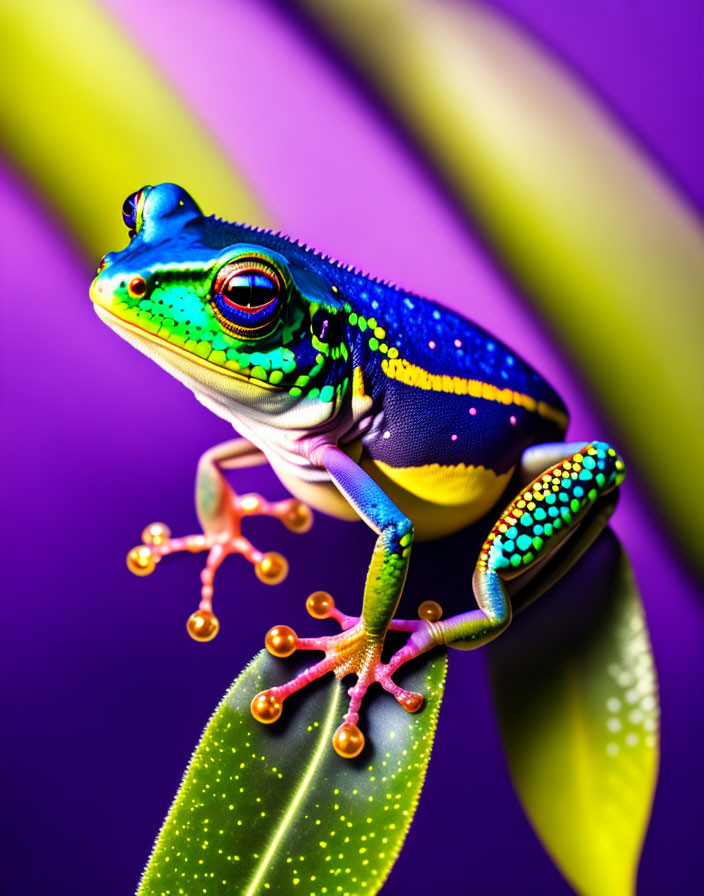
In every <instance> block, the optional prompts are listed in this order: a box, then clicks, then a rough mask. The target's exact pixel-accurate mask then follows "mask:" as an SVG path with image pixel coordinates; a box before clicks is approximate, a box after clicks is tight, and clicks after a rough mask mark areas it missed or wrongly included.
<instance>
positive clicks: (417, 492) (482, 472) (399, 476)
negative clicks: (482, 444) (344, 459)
mask: <svg viewBox="0 0 704 896" xmlns="http://www.w3.org/2000/svg"><path fill="white" fill-rule="evenodd" d="M361 466H362V468H363V469H364V470H366V472H367V473H368V474H369V475H370V476H371V477H372V479H373V480H374V481H375V482H376V483H377V484H378V485H380V486H381V487H382V488H383V489H384V491H385V492H386V494H387V495H388V496H389V497H390V498H391V500H392V501H393V502H394V503H395V504H396V505H397V506H398V507H400V508H401V510H402V511H403V512H404V513H405V514H406V516H408V517H409V519H410V520H412V522H413V525H414V528H415V531H416V537H417V538H418V539H420V540H422V539H425V538H439V537H441V536H443V535H447V534H448V533H450V532H456V531H457V530H458V529H461V528H463V527H464V526H468V525H470V523H473V522H475V521H476V520H478V519H479V518H480V517H482V516H483V515H484V514H485V513H486V512H487V511H488V510H489V508H490V507H492V506H493V505H494V504H495V503H496V502H497V501H498V500H499V498H500V497H501V494H502V493H503V491H504V490H505V488H506V486H507V485H508V481H509V479H510V478H511V475H512V473H513V468H511V469H510V470H507V471H506V472H505V473H495V472H494V471H493V470H490V469H487V468H486V467H483V466H476V467H475V466H473V465H472V464H448V465H443V464H426V465H424V466H421V467H392V466H390V465H389V464H386V463H384V462H383V461H380V460H376V461H375V460H372V459H371V458H369V457H367V456H363V457H362V459H361Z"/></svg>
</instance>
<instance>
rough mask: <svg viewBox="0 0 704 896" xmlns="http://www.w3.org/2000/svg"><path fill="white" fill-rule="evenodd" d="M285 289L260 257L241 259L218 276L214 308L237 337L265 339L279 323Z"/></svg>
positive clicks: (213, 300) (215, 281)
mask: <svg viewBox="0 0 704 896" xmlns="http://www.w3.org/2000/svg"><path fill="white" fill-rule="evenodd" d="M283 291H284V287H283V283H282V279H281V277H280V276H279V274H278V272H277V271H276V270H275V269H274V268H273V267H271V266H270V265H268V264H266V262H264V261H262V260H261V259H260V258H239V259H237V261H231V262H229V263H228V264H226V265H225V266H224V267H223V268H221V269H220V271H219V272H218V274H217V276H216V277H215V280H214V282H213V289H212V303H213V310H214V312H215V316H216V317H217V318H218V320H219V321H220V323H221V324H222V326H223V327H224V328H225V329H226V330H227V331H228V332H230V333H231V334H232V335H233V336H237V337H239V338H241V339H261V338H262V337H263V336H267V335H268V334H269V333H271V332H272V330H273V329H274V327H275V326H276V322H277V320H278V318H279V314H280V312H281V307H282V303H283Z"/></svg>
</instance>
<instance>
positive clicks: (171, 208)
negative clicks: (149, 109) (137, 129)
mask: <svg viewBox="0 0 704 896" xmlns="http://www.w3.org/2000/svg"><path fill="white" fill-rule="evenodd" d="M122 216H123V218H124V221H125V224H126V226H127V228H128V230H129V234H130V242H129V244H128V245H127V247H126V248H125V249H123V250H122V251H120V252H111V253H109V254H108V255H105V256H104V257H103V259H102V260H101V262H100V266H99V268H98V275H97V277H96V278H95V280H94V281H93V284H92V286H91V290H90V295H91V299H92V300H93V302H94V303H95V309H96V311H97V312H98V314H99V316H100V317H101V318H102V320H104V321H105V323H107V324H108V325H109V326H110V327H111V328H112V329H114V330H115V331H116V332H117V333H119V334H120V335H121V336H122V337H123V338H124V339H126V340H127V341H128V342H130V343H131V344H132V345H134V346H135V347H136V348H138V349H139V350H140V351H142V352H144V353H145V354H146V355H149V356H150V357H151V358H153V359H154V360H155V361H156V362H157V363H158V364H159V365H160V366H162V367H164V368H165V369H166V370H168V371H169V373H172V374H173V375H174V376H176V377H177V378H178V379H180V380H181V381H182V382H184V383H185V384H186V385H187V386H189V388H191V389H193V391H194V392H195V393H196V395H197V397H198V398H199V399H200V400H201V401H203V402H204V403H205V404H207V405H208V406H209V407H211V409H212V410H215V411H216V413H219V414H220V415H221V416H224V417H226V418H228V419H232V418H233V417H235V418H236V417H237V415H238V414H241V415H244V416H250V417H252V416H253V417H254V418H257V419H262V418H263V417H266V416H268V415H269V414H271V413H276V414H277V415H279V416H278V418H277V426H279V427H281V426H284V427H286V426H289V427H291V428H298V427H303V428H306V429H310V428H311V427H316V426H319V425H323V424H325V423H326V421H329V420H330V419H331V418H333V417H334V416H335V415H336V413H337V412H338V410H339V408H340V406H341V403H342V400H343V398H344V396H345V394H346V393H347V391H348V386H349V352H348V346H347V341H346V326H345V320H346V313H345V311H346V310H347V311H348V310H349V309H348V308H346V307H345V305H344V303H343V302H342V301H341V298H340V295H339V292H338V290H337V287H336V286H335V284H334V282H333V279H334V278H333V277H332V276H331V265H330V264H329V263H328V262H326V261H325V260H324V259H321V258H320V257H319V256H317V255H314V254H313V253H312V252H310V251H308V250H306V249H304V248H303V247H301V246H299V245H297V244H295V243H292V242H290V241H289V240H288V239H286V238H284V237H282V236H279V235H277V234H274V233H271V232H269V231H263V230H255V229H252V228H249V227H246V226H242V225H237V224H228V223H226V222H224V221H220V220H219V219H217V218H211V217H205V216H204V215H202V214H201V211H200V209H199V208H198V206H197V205H196V203H195V202H194V200H193V199H192V198H191V196H190V195H189V194H188V193H187V192H186V191H185V190H183V189H182V188H181V187H178V186H176V185H175V184H160V185H159V186H156V187H144V188H142V189H141V190H138V191H137V192H136V193H133V194H132V195H131V196H129V197H128V198H127V199H126V200H125V203H124V205H123V208H122Z"/></svg>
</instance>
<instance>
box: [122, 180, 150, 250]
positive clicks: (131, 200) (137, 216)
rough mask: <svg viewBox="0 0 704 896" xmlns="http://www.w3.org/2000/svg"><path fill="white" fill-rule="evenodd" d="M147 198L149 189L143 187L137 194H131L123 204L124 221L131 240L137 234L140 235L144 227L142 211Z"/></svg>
mask: <svg viewBox="0 0 704 896" xmlns="http://www.w3.org/2000/svg"><path fill="white" fill-rule="evenodd" d="M146 197H147V189H146V188H144V187H142V189H141V190H137V192H136V193H130V195H129V196H128V197H127V199H125V201H124V202H123V203H122V220H123V221H124V222H125V227H127V229H128V230H129V233H130V239H132V237H133V236H134V235H135V233H139V229H140V227H141V226H142V210H143V208H144V200H145V199H146Z"/></svg>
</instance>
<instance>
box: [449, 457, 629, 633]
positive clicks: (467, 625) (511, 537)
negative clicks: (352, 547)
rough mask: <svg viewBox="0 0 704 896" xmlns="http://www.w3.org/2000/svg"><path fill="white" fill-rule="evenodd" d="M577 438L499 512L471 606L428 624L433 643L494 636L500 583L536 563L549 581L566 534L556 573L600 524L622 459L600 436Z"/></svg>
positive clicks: (502, 600) (502, 598)
mask: <svg viewBox="0 0 704 896" xmlns="http://www.w3.org/2000/svg"><path fill="white" fill-rule="evenodd" d="M579 444H580V449H579V450H578V451H575V452H574V453H572V454H570V455H569V456H568V457H566V458H564V459H563V460H561V461H560V462H559V463H554V464H552V465H549V466H548V467H547V468H544V469H543V471H542V473H541V474H540V475H539V476H537V477H535V478H534V479H533V481H532V482H531V483H530V484H529V485H527V486H525V487H524V488H522V489H521V491H520V493H519V494H518V495H517V496H516V497H515V498H514V500H513V501H512V502H511V503H510V504H509V505H508V507H507V508H506V509H505V510H504V512H503V513H502V514H501V516H500V517H499V519H498V520H497V522H496V524H495V525H494V527H493V529H492V530H491V532H490V533H489V536H488V537H487V540H486V541H485V542H484V545H483V547H482V550H481V552H480V555H479V560H478V562H477V565H476V567H475V570H474V576H473V578H472V588H473V591H474V597H475V599H476V601H477V604H478V606H479V609H478V610H470V611H469V612H467V613H461V614H459V615H458V616H453V617H451V618H450V619H447V620H444V621H442V622H439V623H435V624H434V635H435V639H436V640H437V641H438V642H439V643H444V644H447V645H450V646H452V647H458V648H460V649H463V650H471V649H472V648H474V647H479V646H481V645H482V644H485V643H486V642H487V641H490V640H492V638H495V637H496V636H497V635H498V634H499V633H500V632H501V631H503V629H504V628H506V626H507V625H508V624H509V622H510V621H511V613H512V610H511V603H510V600H509V597H508V593H507V591H506V584H505V583H506V582H507V581H509V580H510V579H516V578H518V577H519V576H521V575H524V574H525V573H527V572H529V571H530V570H532V569H534V568H535V567H536V566H537V564H539V563H543V562H545V563H546V566H545V569H546V570H550V572H551V574H552V577H551V578H550V582H552V581H555V579H556V577H557V576H556V575H555V571H556V570H557V569H558V566H557V565H555V566H549V564H550V563H551V560H552V558H553V555H554V552H555V551H556V549H557V548H558V547H559V546H560V545H561V544H562V543H563V542H564V541H565V539H566V538H567V537H568V536H571V535H572V534H574V538H571V539H570V544H569V545H568V546H567V548H566V550H565V552H564V557H560V558H559V559H560V565H559V572H564V571H565V569H566V566H565V564H564V559H565V558H568V559H570V560H571V561H573V560H574V559H576V557H577V556H579V554H580V553H581V552H582V550H584V548H585V547H586V545H587V544H589V543H591V541H593V539H594V538H595V537H596V535H597V534H598V532H599V531H601V529H602V528H603V527H604V526H605V525H606V521H607V520H608V517H609V515H610V513H611V510H613V507H614V504H615V500H614V498H615V495H614V491H615V489H616V487H617V486H618V485H620V484H621V482H622V481H623V478H624V476H625V467H624V463H623V461H622V460H621V458H620V457H619V456H618V454H617V453H616V451H615V450H614V449H613V448H611V447H610V446H609V445H607V444H606V443H605V442H592V443H590V444H587V445H583V444H582V443H579ZM570 447H572V446H570ZM546 451H547V453H546V454H545V457H547V456H549V450H548V449H546ZM560 453H563V454H564V451H562V450H560ZM535 456H537V455H534V457H535ZM529 460H530V458H529ZM536 581H537V580H536ZM537 593H540V589H539V586H538V589H537ZM537 593H536V594H535V595H533V596H537Z"/></svg>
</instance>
